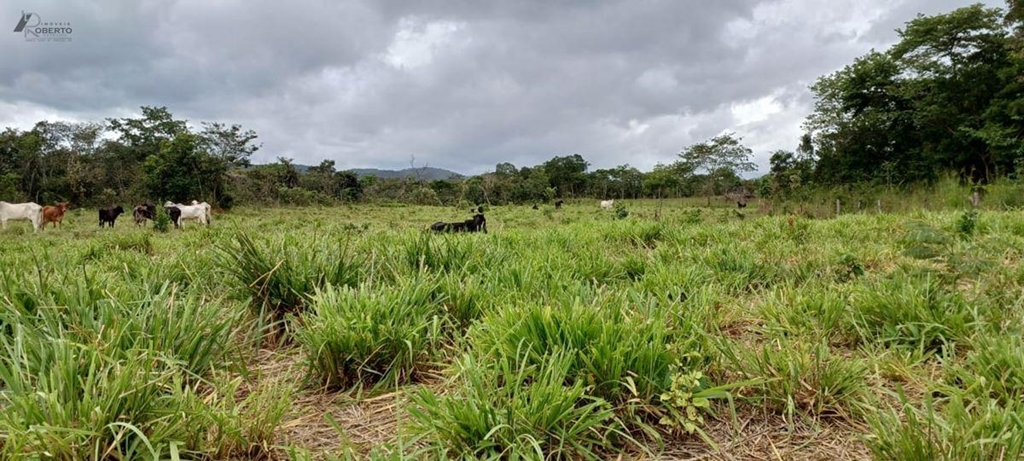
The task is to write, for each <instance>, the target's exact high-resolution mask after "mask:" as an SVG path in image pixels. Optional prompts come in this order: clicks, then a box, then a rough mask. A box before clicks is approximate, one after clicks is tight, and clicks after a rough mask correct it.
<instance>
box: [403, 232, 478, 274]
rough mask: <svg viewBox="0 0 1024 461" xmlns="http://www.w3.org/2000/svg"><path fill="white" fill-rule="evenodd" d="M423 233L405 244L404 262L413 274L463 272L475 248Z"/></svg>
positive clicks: (454, 240)
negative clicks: (429, 271)
mask: <svg viewBox="0 0 1024 461" xmlns="http://www.w3.org/2000/svg"><path fill="white" fill-rule="evenodd" d="M434 237H436V236H434V235H431V234H429V233H423V234H421V235H420V236H419V237H417V238H416V239H414V240H411V241H407V242H405V246H404V248H405V261H406V263H407V264H408V266H409V268H410V269H412V270H413V272H420V271H424V270H431V271H438V272H464V271H466V269H467V268H468V266H469V262H470V259H471V258H472V257H473V255H474V253H475V251H474V250H475V248H474V247H473V246H472V244H471V243H468V242H467V241H465V240H464V239H456V238H441V239H437V238H434Z"/></svg>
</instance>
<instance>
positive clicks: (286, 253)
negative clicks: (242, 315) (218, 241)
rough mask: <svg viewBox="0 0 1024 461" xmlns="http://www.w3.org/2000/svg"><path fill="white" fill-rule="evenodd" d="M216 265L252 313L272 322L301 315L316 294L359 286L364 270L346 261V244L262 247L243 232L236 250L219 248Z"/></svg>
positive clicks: (289, 242)
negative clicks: (245, 299)
mask: <svg viewBox="0 0 1024 461" xmlns="http://www.w3.org/2000/svg"><path fill="white" fill-rule="evenodd" d="M268 247H269V248H268ZM215 261H216V263H217V265H218V266H219V267H220V269H221V270H223V271H224V272H226V273H227V274H228V275H229V276H230V277H231V278H232V279H233V280H234V282H235V283H236V284H237V285H236V286H237V287H238V288H240V289H241V290H242V291H243V292H245V293H247V294H248V295H249V296H250V297H251V300H252V304H251V305H252V306H253V308H254V309H255V310H256V313H257V314H259V315H261V316H262V315H265V314H270V316H271V318H272V320H273V321H275V322H283V321H284V320H285V318H286V316H287V314H289V313H295V312H300V311H302V310H303V309H305V307H306V305H307V304H308V303H309V300H310V297H311V296H312V295H313V293H314V292H315V291H316V290H317V289H320V288H323V287H326V286H355V285H357V284H358V283H359V281H360V279H361V276H362V268H363V261H362V260H361V259H359V258H355V257H351V256H350V255H349V248H348V245H347V243H342V242H338V243H337V244H335V245H325V244H321V243H320V242H318V241H315V240H314V241H313V242H308V241H297V240H295V238H293V237H290V236H286V237H285V238H283V239H280V240H275V241H272V242H270V243H269V244H268V245H265V246H261V245H257V244H256V242H254V241H253V240H252V238H250V237H249V235H248V234H246V233H244V232H240V233H238V234H236V235H235V243H234V244H231V243H226V244H222V245H220V246H218V254H217V256H216V259H215Z"/></svg>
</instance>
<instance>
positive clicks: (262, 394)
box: [190, 378, 295, 459]
mask: <svg viewBox="0 0 1024 461" xmlns="http://www.w3.org/2000/svg"><path fill="white" fill-rule="evenodd" d="M214 384H215V385H216V386H215V391H214V392H213V393H211V394H210V395H207V396H204V398H203V402H202V403H201V404H200V405H199V406H198V408H197V417H194V418H192V421H190V422H191V427H192V434H193V437H194V439H195V440H192V441H191V444H192V445H193V446H195V447H196V448H197V449H199V450H201V452H202V453H204V454H205V455H207V456H208V457H212V458H214V459H229V458H245V459H267V458H269V457H270V455H271V454H272V453H273V448H274V439H275V435H276V432H277V430H278V428H279V427H280V425H281V421H282V420H283V419H284V416H285V413H286V412H287V411H288V409H289V408H290V407H291V397H292V395H293V393H294V391H295V386H294V384H291V383H286V382H283V381H278V382H274V383H271V384H269V385H267V386H262V387H257V388H255V389H252V390H251V392H247V393H245V397H243V398H241V399H238V398H236V395H237V394H239V391H240V390H241V388H242V384H243V382H242V380H241V379H240V378H236V379H233V380H226V379H219V380H216V381H215V382H214Z"/></svg>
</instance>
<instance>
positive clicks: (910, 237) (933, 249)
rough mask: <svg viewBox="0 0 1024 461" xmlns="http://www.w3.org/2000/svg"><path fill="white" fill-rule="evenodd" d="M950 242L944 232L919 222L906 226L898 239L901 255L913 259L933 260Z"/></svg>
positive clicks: (943, 251) (944, 250)
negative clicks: (902, 248)
mask: <svg viewBox="0 0 1024 461" xmlns="http://www.w3.org/2000/svg"><path fill="white" fill-rule="evenodd" d="M950 242H951V240H950V238H949V236H948V235H946V233H945V232H943V231H941V230H939V229H936V228H935V227H932V226H931V225H929V224H927V223H923V222H920V221H915V222H910V223H908V224H907V231H906V232H905V233H904V235H903V236H902V238H901V239H900V243H901V244H902V245H903V247H904V250H903V254H905V255H907V256H909V257H911V258H914V259H933V258H937V257H939V256H941V255H942V254H944V253H945V252H946V249H947V247H948V245H949V244H950Z"/></svg>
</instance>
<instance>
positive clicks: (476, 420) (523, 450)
mask: <svg viewBox="0 0 1024 461" xmlns="http://www.w3.org/2000/svg"><path fill="white" fill-rule="evenodd" d="M529 349H530V348H529V346H526V345H525V344H524V345H522V347H521V348H517V349H515V350H513V351H511V352H512V353H511V354H507V353H506V351H502V350H499V351H497V353H496V355H495V356H493V357H491V358H490V359H488V360H486V361H477V360H475V359H474V358H473V356H472V355H471V354H467V355H465V356H463V357H462V359H461V360H460V361H459V362H458V363H457V368H458V372H457V375H456V382H455V384H456V385H455V386H454V392H452V393H450V394H447V395H438V393H436V392H435V391H433V390H430V389H427V388H422V389H420V390H419V391H418V392H416V393H415V394H413V395H412V401H413V404H414V406H413V407H412V408H410V409H409V413H410V415H411V416H412V430H413V432H414V433H415V434H417V435H419V436H420V437H422V438H423V441H424V442H426V443H427V444H429V446H430V447H431V448H432V449H433V451H434V452H435V453H436V454H435V456H436V457H438V458H442V459H443V458H448V457H450V458H458V459H498V458H507V459H521V458H535V459H587V460H597V459H604V455H603V453H604V452H605V451H606V450H608V449H610V448H612V447H613V446H614V444H615V441H616V439H624V438H626V436H625V435H624V431H623V427H622V425H621V423H620V422H619V421H618V419H617V418H616V417H615V413H614V412H613V411H612V406H611V405H610V404H609V403H608V402H607V401H605V400H603V399H601V398H595V397H591V396H588V395H587V392H586V386H585V384H584V383H583V382H580V381H578V380H577V381H573V380H572V379H571V378H570V376H571V375H572V374H573V367H574V365H573V364H574V362H576V360H577V359H576V358H575V357H574V355H575V354H573V353H571V352H567V351H556V352H554V353H552V354H548V355H544V356H543V357H542V360H540V361H538V360H536V359H535V358H534V357H535V354H534V353H533V352H531V351H529Z"/></svg>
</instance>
